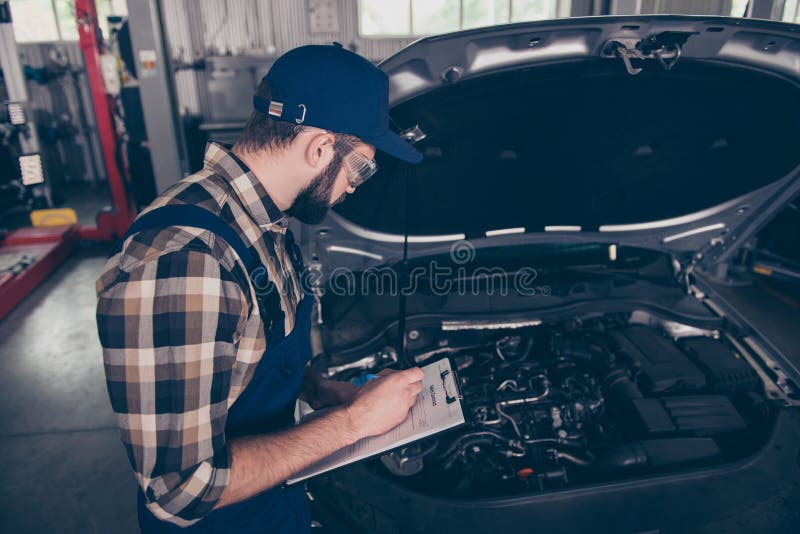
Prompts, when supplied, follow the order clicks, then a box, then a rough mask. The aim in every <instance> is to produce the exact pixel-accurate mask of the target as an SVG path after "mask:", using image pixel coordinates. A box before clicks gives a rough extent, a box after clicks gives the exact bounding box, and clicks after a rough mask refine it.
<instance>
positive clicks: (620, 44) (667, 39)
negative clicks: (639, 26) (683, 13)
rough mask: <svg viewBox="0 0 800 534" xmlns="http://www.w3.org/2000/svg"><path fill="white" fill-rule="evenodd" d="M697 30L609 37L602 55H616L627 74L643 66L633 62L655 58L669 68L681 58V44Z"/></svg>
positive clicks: (635, 73)
mask: <svg viewBox="0 0 800 534" xmlns="http://www.w3.org/2000/svg"><path fill="white" fill-rule="evenodd" d="M695 33H697V32H662V33H656V34H653V35H651V36H649V37H646V38H644V39H639V38H636V37H633V38H630V37H618V38H614V39H610V40H609V41H608V42H607V43H606V45H605V46H604V47H603V54H602V55H603V57H617V58H619V59H621V60H622V63H623V64H624V65H625V70H626V71H628V74H630V75H631V76H635V75H637V74H639V73H640V72H642V70H643V67H640V66H636V65H634V63H637V64H638V63H639V62H643V61H645V60H653V59H655V60H656V61H658V63H659V64H660V65H661V66H662V67H663V68H664V70H671V69H672V67H674V66H675V64H676V63H677V62H678V60H679V59H680V58H681V51H682V49H683V45H684V44H686V41H687V39H689V37H691V36H692V35H694V34H695Z"/></svg>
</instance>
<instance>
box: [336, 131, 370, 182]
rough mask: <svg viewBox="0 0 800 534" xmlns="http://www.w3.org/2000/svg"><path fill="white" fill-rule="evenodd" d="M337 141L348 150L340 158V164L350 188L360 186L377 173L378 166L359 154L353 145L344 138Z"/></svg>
mask: <svg viewBox="0 0 800 534" xmlns="http://www.w3.org/2000/svg"><path fill="white" fill-rule="evenodd" d="M337 141H341V144H342V145H344V146H345V147H347V148H348V149H349V150H348V152H347V153H346V154H345V155H344V157H343V158H342V164H343V165H344V168H345V172H347V181H348V182H349V183H350V187H353V188H356V187H358V186H360V185H361V184H363V183H364V182H366V181H367V180H369V179H370V178H371V177H372V175H373V174H375V173H376V172H378V164H377V163H375V160H374V159H369V158H368V157H367V156H365V155H363V154H361V153H359V152H358V151H357V150H356V147H355V145H354V144H353V143H351V142H350V141H348V140H347V139H344V138H339V139H337Z"/></svg>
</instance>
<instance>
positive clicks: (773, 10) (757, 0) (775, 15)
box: [748, 0, 786, 20]
mask: <svg viewBox="0 0 800 534" xmlns="http://www.w3.org/2000/svg"><path fill="white" fill-rule="evenodd" d="M785 4H786V2H785V0H750V13H749V14H748V16H749V17H751V18H754V19H770V20H781V19H782V18H783V7H784V5H785Z"/></svg>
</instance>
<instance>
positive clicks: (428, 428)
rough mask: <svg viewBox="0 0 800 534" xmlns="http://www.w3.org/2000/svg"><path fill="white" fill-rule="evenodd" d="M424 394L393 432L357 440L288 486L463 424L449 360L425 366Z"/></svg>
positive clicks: (459, 397)
mask: <svg viewBox="0 0 800 534" xmlns="http://www.w3.org/2000/svg"><path fill="white" fill-rule="evenodd" d="M422 370H423V372H424V373H425V376H424V378H423V379H422V391H421V392H420V394H419V395H418V396H417V402H415V403H414V406H412V407H411V409H410V410H409V413H408V417H406V419H405V421H403V422H402V423H400V424H399V425H398V426H397V427H395V428H393V429H392V430H390V431H388V432H386V433H384V434H379V435H377V436H369V437H366V438H363V439H360V440H358V441H357V442H355V443H354V444H352V445H350V446H348V447H345V448H343V449H340V450H338V451H336V452H334V453H333V454H331V455H330V456H327V457H326V458H323V459H322V460H320V461H319V462H316V463H314V464H312V465H311V466H309V467H307V468H306V469H303V470H302V471H300V472H298V473H296V474H295V475H293V476H292V477H290V478H289V479H288V480H287V481H286V484H287V485H292V484H297V483H298V482H303V481H304V480H307V479H309V478H311V477H315V476H317V475H321V474H322V473H327V472H328V471H332V470H334V469H338V468H340V467H344V466H346V465H350V464H353V463H356V462H360V461H363V460H367V459H369V458H374V457H375V456H379V455H382V454H385V453H387V452H389V451H391V450H394V449H397V448H399V447H403V446H405V445H408V444H410V443H413V442H415V441H418V440H421V439H425V438H427V437H430V436H433V435H435V434H438V433H440V432H444V431H446V430H450V429H452V428H456V427H458V426H460V425H463V424H464V423H465V422H466V420H465V418H464V412H463V409H462V406H461V391H460V388H459V385H458V378H457V375H456V373H455V369H454V367H453V365H452V363H451V362H450V359H449V358H442V359H441V360H438V361H435V362H433V363H430V364H428V365H425V366H424V367H422Z"/></svg>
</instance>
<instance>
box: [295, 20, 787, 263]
mask: <svg viewBox="0 0 800 534" xmlns="http://www.w3.org/2000/svg"><path fill="white" fill-rule="evenodd" d="M664 35H667V36H675V35H678V36H679V37H678V38H677V39H675V38H672V37H670V38H669V39H665V42H667V44H666V45H665V55H668V54H669V53H670V52H672V51H674V50H673V49H671V48H670V47H671V46H672V45H670V44H669V43H672V42H674V41H678V42H681V41H682V42H683V44H679V45H678V47H679V48H680V50H679V51H678V52H677V57H674V56H673V60H674V61H675V63H674V65H673V66H672V68H670V69H666V68H665V66H664V62H663V61H656V58H654V57H650V58H648V59H641V58H640V59H634V64H633V66H634V67H637V68H641V69H642V71H641V72H640V73H638V74H636V75H631V74H630V73H629V71H628V70H627V69H626V65H625V63H624V62H623V60H622V58H621V57H620V54H619V53H614V52H609V50H613V46H619V45H620V44H624V45H625V46H627V47H628V48H629V49H630V50H633V51H634V53H636V50H639V49H641V48H642V47H641V46H640V45H638V44H637V43H643V42H647V40H648V39H651V40H653V39H655V40H656V42H658V39H661V38H662V37H661V36H664ZM653 36H656V37H655V38H653ZM612 45H613V46H612ZM637 46H638V47H639V48H637ZM610 47H612V48H610ZM642 55H643V56H645V55H644V54H642ZM381 66H382V68H383V69H384V70H385V71H386V72H387V73H388V74H389V76H390V83H391V87H392V97H391V98H392V104H393V108H392V117H393V121H394V123H395V124H396V125H397V126H398V129H401V130H405V129H409V128H412V127H414V126H418V130H417V131H416V132H415V133H414V134H410V136H411V137H414V136H415V137H416V138H417V139H418V142H417V143H416V146H417V148H419V149H420V150H421V151H422V152H423V154H424V155H425V160H424V162H423V163H422V164H420V165H417V166H409V165H405V164H400V163H397V162H395V161H393V160H390V159H388V158H386V159H384V160H381V161H379V163H380V164H381V170H380V171H379V173H378V175H376V177H375V178H374V179H372V180H371V181H369V182H367V183H366V184H365V185H363V186H362V187H360V188H359V189H358V191H357V192H356V193H355V194H354V195H353V196H352V198H350V199H349V200H348V201H347V202H345V203H344V204H342V205H340V206H339V207H337V209H336V211H335V212H334V213H332V214H331V215H330V216H329V218H328V220H327V221H326V222H325V225H324V227H323V231H322V232H319V234H321V236H320V235H317V239H315V244H314V246H313V247H312V248H313V250H312V251H311V252H312V254H313V255H315V256H316V257H318V258H319V259H321V260H323V261H325V260H327V261H326V263H328V264H329V265H330V264H333V265H340V264H345V265H346V264H351V266H352V260H353V259H355V258H350V260H351V261H348V260H347V259H346V258H343V257H342V256H343V255H351V256H356V257H358V260H359V261H360V262H362V263H363V261H365V259H366V260H369V261H377V262H380V261H381V260H383V259H387V258H390V257H397V256H398V255H399V254H398V251H399V250H401V248H400V247H402V245H401V244H402V241H403V233H404V232H405V231H408V233H409V235H410V236H411V237H410V239H409V242H410V243H411V244H412V246H411V247H410V248H409V255H410V256H411V257H414V256H422V255H427V254H436V253H441V252H443V251H446V250H447V248H448V246H449V244H450V243H451V242H452V241H455V240H458V239H470V240H472V242H473V244H474V245H475V246H484V245H488V246H498V245H499V246H503V245H512V244H515V243H530V242H543V241H544V242H562V241H563V242H569V241H596V242H606V243H621V244H627V245H635V246H644V247H648V248H653V249H658V250H662V251H666V252H669V253H671V254H673V255H675V256H678V257H679V258H680V257H683V258H690V257H692V255H693V254H696V253H698V252H703V253H704V256H705V257H706V258H708V259H709V261H714V260H721V259H724V257H727V256H728V255H729V254H730V252H731V250H732V248H733V247H732V246H731V245H735V244H737V243H738V242H739V241H741V240H743V239H744V238H746V237H747V236H748V235H750V233H752V232H753V231H755V229H756V228H757V227H759V226H761V225H762V224H763V223H765V222H766V221H767V220H769V218H770V217H771V215H772V214H773V213H774V212H775V211H776V210H777V209H779V207H780V206H782V205H783V204H784V203H785V201H787V200H788V199H789V198H791V196H792V195H794V194H795V193H796V191H797V189H798V185H797V180H796V179H795V178H796V177H795V174H796V169H797V166H798V163H800V136H798V134H797V131H798V128H797V126H798V124H800V89H798V79H800V40H799V39H798V32H797V27H795V26H791V25H786V24H779V23H768V22H763V21H741V20H734V19H720V18H703V17H671V16H666V17H625V18H602V17H601V18H591V19H568V20H559V21H548V22H541V23H529V24H518V25H511V26H503V27H496V28H486V29H481V30H474V31H467V32H460V33H456V34H450V35H445V36H440V37H434V38H429V39H423V40H421V41H419V42H417V43H415V44H413V45H411V46H409V47H408V48H406V49H404V50H403V51H401V52H400V53H398V54H397V55H395V56H393V57H392V58H390V59H389V60H387V61H386V62H384V64H382V65H381ZM420 132H421V133H420ZM405 199H409V200H408V204H406V202H405V201H404V200H405ZM331 253H341V254H338V255H337V257H331V256H330V254H331ZM340 259H342V260H345V261H344V262H342V261H339V260H340Z"/></svg>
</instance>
